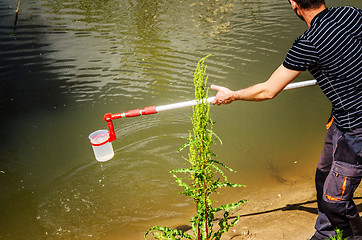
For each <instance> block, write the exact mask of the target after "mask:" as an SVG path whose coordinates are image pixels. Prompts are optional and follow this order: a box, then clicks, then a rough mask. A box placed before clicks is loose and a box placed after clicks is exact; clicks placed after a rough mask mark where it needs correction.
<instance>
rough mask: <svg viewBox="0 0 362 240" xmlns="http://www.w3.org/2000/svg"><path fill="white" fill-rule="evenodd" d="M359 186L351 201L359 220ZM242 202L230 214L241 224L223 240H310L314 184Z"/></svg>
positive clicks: (253, 196)
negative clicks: (237, 218)
mask: <svg viewBox="0 0 362 240" xmlns="http://www.w3.org/2000/svg"><path fill="white" fill-rule="evenodd" d="M361 186H362V185H361ZM361 186H359V188H358V189H357V190H356V193H355V197H354V201H355V203H356V205H357V206H358V209H359V212H360V216H361V214H362V187H361ZM245 199H246V200H248V202H246V203H244V204H242V206H241V207H240V208H239V209H237V210H236V211H233V212H230V216H231V218H235V217H236V216H237V215H238V214H240V220H239V222H238V223H237V224H236V225H235V226H234V227H232V228H230V229H229V231H228V232H227V233H225V234H223V237H222V238H221V239H222V240H229V239H230V240H231V239H234V240H236V239H239V240H240V239H252V240H266V239H268V240H280V239H288V240H291V239H293V240H309V239H310V238H311V237H312V236H313V234H314V232H315V229H314V224H315V221H316V219H317V215H318V208H317V201H316V193H315V188H314V180H308V181H305V182H303V183H297V184H291V185H289V184H285V185H284V184H283V185H279V186H276V187H275V188H271V189H263V190H262V191H258V192H253V193H251V194H249V196H247V197H246V198H245ZM361 217H362V216H361ZM214 225H217V224H214ZM183 227H186V225H184V226H183Z"/></svg>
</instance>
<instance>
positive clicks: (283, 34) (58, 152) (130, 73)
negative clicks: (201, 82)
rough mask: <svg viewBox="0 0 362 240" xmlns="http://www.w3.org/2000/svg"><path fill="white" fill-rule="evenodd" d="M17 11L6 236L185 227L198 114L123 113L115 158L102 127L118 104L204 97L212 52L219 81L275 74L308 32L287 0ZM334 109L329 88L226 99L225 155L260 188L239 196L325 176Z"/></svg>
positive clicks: (133, 1) (36, 4) (4, 78)
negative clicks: (101, 151)
mask: <svg viewBox="0 0 362 240" xmlns="http://www.w3.org/2000/svg"><path fill="white" fill-rule="evenodd" d="M332 4H334V5H337V4H338V1H331V5H332ZM344 4H349V5H353V6H357V7H361V6H360V5H361V4H360V1H359V0H349V1H344ZM16 5H17V3H16V2H15V1H10V0H4V1H2V2H1V3H0V23H1V24H0V49H1V51H0V70H1V71H0V79H1V81H0V104H1V108H0V123H1V124H0V126H1V132H0V136H1V145H0V149H1V152H2V154H1V155H0V206H1V210H2V212H1V217H0V238H3V239H142V235H143V234H144V232H145V230H146V229H147V228H148V227H150V226H152V225H154V224H167V225H170V226H171V225H173V226H174V225H178V224H184V223H185V222H186V221H187V220H188V219H189V215H190V212H192V206H191V205H192V203H191V202H190V201H189V200H187V199H185V198H184V197H183V196H180V195H177V192H178V191H179V190H180V189H179V188H178V187H177V186H176V184H175V183H174V180H173V179H172V177H171V175H170V174H169V173H168V171H169V170H171V169H174V168H178V167H180V166H183V163H184V162H183V160H182V155H186V154H187V153H186V152H184V153H181V154H180V153H178V152H177V150H178V148H179V147H180V146H182V145H183V143H184V139H183V138H184V137H186V136H187V134H188V130H189V129H190V122H189V119H188V116H189V115H190V114H191V109H182V110H176V111H170V112H164V113H160V114H157V115H152V116H146V117H139V118H134V119H122V120H118V121H115V123H114V124H115V127H116V133H117V136H118V140H117V141H115V142H114V144H113V147H114V149H115V153H116V155H115V158H114V159H113V160H112V161H110V162H107V163H104V164H102V165H101V164H100V163H98V162H96V161H95V159H94V157H93V153H92V150H91V147H90V145H89V142H88V139H87V137H88V134H89V133H91V132H92V131H94V130H97V129H104V128H106V124H105V122H104V121H103V115H104V113H106V112H112V113H116V112H121V111H125V110H129V109H134V108H139V107H145V106H148V105H154V104H157V105H163V104H168V103H174V102H179V101H184V100H189V99H191V98H193V97H192V96H193V71H194V68H195V66H196V62H197V60H199V59H200V58H201V57H203V56H205V55H207V54H210V53H212V54H214V56H212V57H210V58H208V60H207V65H208V73H209V75H210V77H209V79H210V80H209V81H210V82H211V83H215V84H222V85H227V86H229V87H231V88H240V87H243V86H248V85H250V84H253V83H256V82H259V81H263V80H264V79H266V78H267V77H268V76H269V74H270V73H271V71H273V70H274V69H275V68H276V67H277V66H278V65H279V63H280V62H281V61H282V59H283V58H284V56H285V53H286V51H287V50H288V48H289V47H290V45H291V43H292V41H293V40H294V39H295V38H296V37H297V36H298V35H300V33H302V32H303V31H304V29H305V26H304V24H303V23H302V22H300V21H299V19H297V18H296V17H295V16H294V14H293V13H291V11H290V9H289V6H288V4H287V3H285V2H283V1H277V0H272V1H266V0H262V1H260V0H251V1H227V0H219V1H212V0H208V1H206V0H205V1H191V0H183V1H163V0H154V1H142V0H130V1H123V0H115V1H103V0H102V1H101V0H95V1H94V0H93V1H78V0H67V1H63V0H62V1H60V0H51V1H44V0H40V1H34V0H29V1H22V5H21V10H20V15H19V20H18V23H17V26H16V29H15V30H14V29H13V23H14V11H15V9H16ZM310 78H311V77H310V75H309V74H303V75H302V76H301V77H300V79H299V80H306V79H310ZM328 114H329V104H328V102H327V101H326V99H325V98H324V96H323V95H322V93H321V92H320V91H319V89H318V88H317V87H312V88H308V89H302V90H293V91H290V92H286V93H283V94H281V95H280V97H279V98H278V99H276V100H274V101H272V102H268V103H258V104H254V103H235V104H232V105H230V106H225V107H213V108H212V117H213V120H214V121H216V124H215V131H216V132H217V133H218V135H219V136H220V137H221V138H222V140H223V142H224V144H223V146H215V152H216V153H218V158H219V159H220V160H221V161H224V162H226V163H228V165H230V167H232V168H233V169H235V170H237V174H231V176H230V177H231V179H232V181H233V182H237V183H242V184H246V185H248V188H247V189H244V190H242V191H240V192H236V193H233V194H232V195H225V196H227V198H228V199H231V200H232V198H235V199H240V198H245V195H247V194H250V192H252V191H256V189H258V190H259V188H260V187H261V186H264V187H272V186H273V185H278V184H297V183H298V182H299V181H300V179H301V178H303V177H312V174H313V172H314V165H315V164H316V159H317V158H318V155H319V151H320V148H321V143H322V140H323V137H324V129H323V124H324V121H325V118H326V117H327V116H328ZM226 194H227V193H226ZM223 196H224V195H223ZM221 200H222V199H221ZM231 200H230V202H231ZM228 202H229V201H228ZM20 229H21V230H20Z"/></svg>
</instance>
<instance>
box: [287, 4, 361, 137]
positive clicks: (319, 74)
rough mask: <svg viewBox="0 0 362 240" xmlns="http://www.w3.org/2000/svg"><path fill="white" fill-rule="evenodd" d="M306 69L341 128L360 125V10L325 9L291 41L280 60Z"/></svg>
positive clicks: (294, 67)
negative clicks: (329, 103)
mask: <svg viewBox="0 0 362 240" xmlns="http://www.w3.org/2000/svg"><path fill="white" fill-rule="evenodd" d="M283 65H284V67H286V68H288V69H292V70H297V71H305V70H307V69H308V70H309V71H310V73H311V74H312V75H313V76H314V78H315V79H316V80H317V82H318V85H319V86H320V88H321V89H322V91H323V92H324V94H325V95H326V96H327V98H328V99H329V100H330V101H331V102H332V116H333V118H334V120H335V123H336V124H337V126H338V127H339V128H340V129H342V130H344V131H352V130H353V129H356V128H361V127H362V11H361V10H360V9H357V8H353V7H338V8H330V9H325V10H323V11H322V12H320V13H319V14H318V15H317V16H315V17H314V18H313V20H312V22H311V25H310V27H309V28H308V30H307V31H305V32H304V34H303V35H301V36H300V37H299V38H297V39H296V40H295V42H294V43H293V46H292V48H291V49H290V50H289V52H288V53H287V56H286V58H285V60H284V62H283Z"/></svg>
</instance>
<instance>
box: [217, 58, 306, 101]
mask: <svg viewBox="0 0 362 240" xmlns="http://www.w3.org/2000/svg"><path fill="white" fill-rule="evenodd" d="M300 73H301V71H295V70H290V69H288V68H286V67H284V66H283V65H280V66H279V67H278V68H277V70H275V71H274V73H273V74H272V75H271V76H270V78H269V79H268V80H267V81H265V82H263V83H259V84H256V85H253V86H251V87H248V88H245V89H241V90H238V91H232V90H230V89H228V88H225V87H221V86H217V85H212V86H211V88H212V89H214V90H216V91H218V93H217V94H216V97H215V99H214V101H213V102H212V103H213V104H218V105H221V104H229V103H231V102H233V101H235V100H243V101H264V100H268V99H273V98H274V97H275V96H276V95H278V93H279V92H281V91H282V90H283V89H284V88H285V87H286V86H287V85H288V84H289V83H290V82H292V81H293V80H294V79H295V78H296V77H298V75H299V74H300Z"/></svg>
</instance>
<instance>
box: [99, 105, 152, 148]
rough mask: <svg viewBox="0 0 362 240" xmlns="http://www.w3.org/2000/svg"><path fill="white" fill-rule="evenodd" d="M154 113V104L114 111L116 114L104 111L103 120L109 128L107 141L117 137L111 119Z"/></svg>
mask: <svg viewBox="0 0 362 240" xmlns="http://www.w3.org/2000/svg"><path fill="white" fill-rule="evenodd" d="M155 113H157V110H156V106H149V107H145V108H142V109H134V110H129V111H127V112H124V113H116V114H111V113H106V114H104V121H106V122H107V124H108V129H109V139H108V141H109V142H112V141H114V140H116V139H117V137H116V133H115V132H114V126H113V122H112V120H113V119H118V118H122V117H137V116H140V115H149V114H155Z"/></svg>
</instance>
